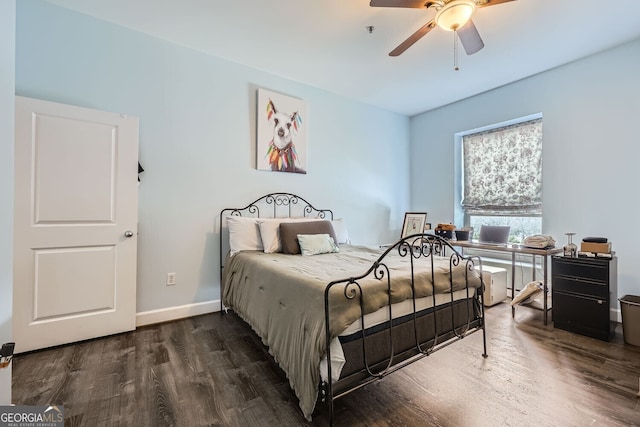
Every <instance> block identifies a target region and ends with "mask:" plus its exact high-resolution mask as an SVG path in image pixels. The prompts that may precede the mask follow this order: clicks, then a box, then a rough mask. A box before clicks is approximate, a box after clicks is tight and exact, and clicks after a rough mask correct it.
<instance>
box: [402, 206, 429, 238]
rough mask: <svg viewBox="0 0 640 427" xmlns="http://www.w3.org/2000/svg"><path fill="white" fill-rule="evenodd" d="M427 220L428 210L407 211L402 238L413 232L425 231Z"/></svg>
mask: <svg viewBox="0 0 640 427" xmlns="http://www.w3.org/2000/svg"><path fill="white" fill-rule="evenodd" d="M426 222H427V213H426V212H405V214H404V223H403V224H402V233H401V234H400V238H401V239H404V238H405V237H407V236H410V235H412V234H419V233H424V228H425V224H426Z"/></svg>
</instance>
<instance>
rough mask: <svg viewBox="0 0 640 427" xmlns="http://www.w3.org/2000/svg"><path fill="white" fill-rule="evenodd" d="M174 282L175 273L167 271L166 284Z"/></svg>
mask: <svg viewBox="0 0 640 427" xmlns="http://www.w3.org/2000/svg"><path fill="white" fill-rule="evenodd" d="M175 284H176V273H167V286H173V285H175Z"/></svg>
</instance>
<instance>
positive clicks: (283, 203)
mask: <svg viewBox="0 0 640 427" xmlns="http://www.w3.org/2000/svg"><path fill="white" fill-rule="evenodd" d="M228 215H239V216H250V217H267V218H268V217H271V218H280V217H295V216H302V217H310V218H311V217H321V218H327V219H329V220H332V219H333V212H332V211H331V210H329V209H317V208H315V207H314V206H313V205H311V204H310V203H308V202H307V201H306V200H305V199H303V198H302V197H300V196H297V195H295V194H291V193H270V194H267V195H265V196H263V197H260V198H258V199H256V200H255V201H254V202H252V203H250V204H248V205H247V206H245V207H243V208H227V209H223V210H222V211H221V212H220V267H221V269H220V274H221V280H220V301H221V304H222V301H223V300H222V292H223V283H222V271H223V268H224V265H223V251H222V247H223V233H222V224H223V220H224V218H225V217H226V216H228ZM447 249H448V251H446V250H447ZM392 252H394V253H395V254H397V255H399V256H401V257H406V258H407V259H408V260H409V262H410V266H411V290H412V294H413V295H415V278H414V277H413V276H414V269H415V268H417V266H418V264H417V263H419V262H427V263H430V264H431V282H432V283H435V280H434V279H435V277H434V268H433V266H434V260H435V257H436V256H440V255H444V254H445V253H450V254H451V255H449V256H448V259H449V265H450V270H449V286H450V289H451V287H452V286H453V273H452V270H451V269H452V268H453V267H455V266H463V267H464V269H465V281H466V284H465V287H466V299H462V300H458V301H454V296H453V292H449V294H450V300H449V301H447V302H446V303H444V304H440V305H436V294H435V292H433V293H432V297H431V298H432V304H433V308H431V309H428V310H425V311H422V312H421V311H419V310H418V309H417V308H416V298H415V297H414V298H413V311H412V313H410V315H409V316H408V317H409V319H408V320H407V319H406V317H407V316H405V318H404V319H403V321H402V323H401V322H400V321H399V320H396V319H394V318H393V316H392V306H391V295H392V288H393V283H392V277H391V276H392V274H391V270H390V269H389V267H388V265H387V256H388V255H389V254H390V253H392ZM474 270H478V271H479V272H480V282H481V287H480V288H478V289H477V290H472V289H471V288H470V286H469V274H471V273H472V272H473V271H474ZM481 273H482V260H481V259H480V258H479V257H477V256H464V255H461V254H460V253H459V252H457V251H456V250H455V249H454V247H453V246H452V245H451V244H449V242H448V241H447V240H445V239H443V238H441V237H439V236H435V235H432V234H414V235H411V236H407V237H405V238H403V239H400V240H398V241H397V242H395V243H394V244H393V245H390V246H389V247H388V248H387V249H386V250H385V251H384V252H383V253H382V255H380V257H379V258H378V259H377V260H376V261H375V262H374V263H373V264H372V265H371V267H370V268H369V269H368V270H367V271H366V272H364V273H363V274H362V275H360V276H357V277H349V278H344V279H341V280H335V281H332V282H330V283H328V284H327V286H326V288H325V293H324V295H325V296H324V309H325V310H324V312H325V328H326V337H327V338H326V339H327V341H326V349H327V350H326V351H327V361H330V360H331V349H330V342H331V335H330V330H329V329H330V322H329V313H330V311H331V309H330V298H329V292H335V290H336V289H338V290H339V292H340V293H341V294H342V295H344V298H346V299H349V300H353V299H357V300H358V302H359V307H360V320H359V322H360V330H359V332H357V333H356V334H357V337H356V344H355V347H357V348H358V352H360V355H359V357H360V358H361V359H362V360H363V361H364V364H363V366H362V367H361V368H360V369H358V370H356V371H355V373H351V374H349V375H348V376H347V377H346V378H343V377H341V378H340V379H339V380H338V381H336V382H335V383H334V382H332V381H322V382H321V384H319V388H318V397H319V400H320V401H322V402H324V403H325V404H327V405H328V406H329V411H330V422H331V424H332V425H333V420H334V401H335V399H338V398H340V397H342V396H344V395H346V394H348V393H351V392H352V391H355V390H357V389H359V388H361V387H364V386H365V385H367V384H370V383H372V382H374V381H377V380H379V379H382V378H383V377H385V376H387V375H389V374H391V373H392V372H394V371H396V370H398V369H401V368H403V367H404V366H407V365H409V364H411V363H413V362H416V361H418V360H420V359H422V358H424V357H426V356H429V355H430V354H432V353H433V352H435V351H437V350H440V349H442V348H444V347H446V346H448V345H450V344H452V343H454V342H456V341H458V340H460V339H463V338H464V337H466V336H468V335H469V334H472V333H474V332H478V331H482V342H483V352H482V356H483V357H487V343H486V334H485V322H484V304H483V290H484V283H483V282H482V280H483V279H482V274H481ZM372 277H373V278H375V279H377V280H380V281H386V288H387V295H388V304H387V306H386V307H387V309H388V319H389V320H388V321H387V322H386V324H385V325H384V327H383V329H382V330H381V331H378V332H376V336H374V335H373V333H371V332H370V331H367V330H366V329H365V327H364V316H365V313H364V297H363V294H364V291H363V287H362V286H361V282H362V281H363V280H364V279H367V278H372ZM471 292H474V293H473V295H471ZM223 308H224V307H223ZM225 310H226V308H225ZM461 313H462V314H461ZM464 313H466V314H464ZM463 314H464V315H463ZM401 326H403V327H404V328H410V330H411V332H410V333H412V334H413V337H412V338H411V340H410V341H411V343H410V345H407V344H406V343H405V345H404V346H402V345H401V346H399V345H397V344H396V341H397V340H398V333H399V332H397V329H398V328H399V327H401ZM354 335H355V334H354ZM372 339H378V341H376V343H377V344H376V345H375V346H374V345H372V344H370V340H372ZM380 339H382V340H383V341H386V344H385V346H380V345H379V343H380ZM404 339H405V341H406V336H405V338H404ZM380 347H384V348H382V350H381V349H380ZM352 348H353V347H352ZM381 351H382V352H383V353H386V354H383V355H381V354H380V352H381ZM327 370H328V375H327V378H332V376H331V375H332V373H331V363H329V362H328V363H327ZM317 410H318V405H316V411H317Z"/></svg>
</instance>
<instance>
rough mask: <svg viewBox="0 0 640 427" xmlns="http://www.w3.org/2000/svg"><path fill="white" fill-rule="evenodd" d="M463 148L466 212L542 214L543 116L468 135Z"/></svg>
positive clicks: (479, 213) (463, 203) (464, 204)
mask: <svg viewBox="0 0 640 427" xmlns="http://www.w3.org/2000/svg"><path fill="white" fill-rule="evenodd" d="M462 152H463V170H464V179H463V200H462V206H463V207H464V209H465V212H466V213H468V214H473V215H517V216H521V215H541V214H542V119H535V120H531V121H526V122H522V123H518V124H514V125H510V126H505V127H501V128H498V129H492V130H489V131H485V132H479V133H474V134H470V135H466V136H464V137H463V138H462Z"/></svg>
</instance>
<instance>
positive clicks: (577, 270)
mask: <svg viewBox="0 0 640 427" xmlns="http://www.w3.org/2000/svg"><path fill="white" fill-rule="evenodd" d="M617 270H618V259H617V258H616V257H613V258H611V259H607V258H583V257H579V258H569V257H562V256H554V257H553V258H552V261H551V288H552V291H551V295H552V300H553V302H552V307H553V311H552V313H553V325H554V327H556V328H559V329H564V330H567V331H570V332H575V333H577V334H581V335H586V336H588V337H592V338H597V339H600V340H603V341H609V338H611V337H612V336H613V333H614V330H615V327H616V322H615V319H611V310H610V309H611V308H616V304H617V299H616V296H617V293H618V292H617V277H618V271H617Z"/></svg>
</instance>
